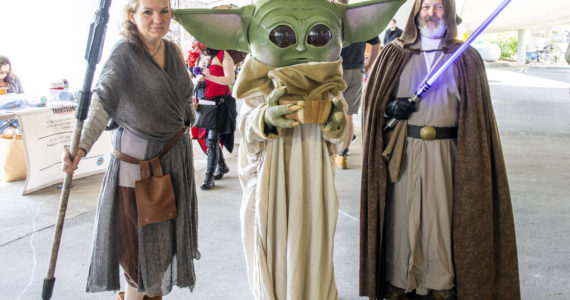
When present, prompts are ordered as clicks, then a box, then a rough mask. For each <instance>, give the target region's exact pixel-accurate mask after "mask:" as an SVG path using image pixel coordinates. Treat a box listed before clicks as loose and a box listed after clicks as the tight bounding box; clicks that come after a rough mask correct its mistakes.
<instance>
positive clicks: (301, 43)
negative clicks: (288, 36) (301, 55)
mask: <svg viewBox="0 0 570 300" xmlns="http://www.w3.org/2000/svg"><path fill="white" fill-rule="evenodd" d="M295 50H297V52H305V51H307V47H305V42H304V41H299V44H298V45H297V48H295Z"/></svg>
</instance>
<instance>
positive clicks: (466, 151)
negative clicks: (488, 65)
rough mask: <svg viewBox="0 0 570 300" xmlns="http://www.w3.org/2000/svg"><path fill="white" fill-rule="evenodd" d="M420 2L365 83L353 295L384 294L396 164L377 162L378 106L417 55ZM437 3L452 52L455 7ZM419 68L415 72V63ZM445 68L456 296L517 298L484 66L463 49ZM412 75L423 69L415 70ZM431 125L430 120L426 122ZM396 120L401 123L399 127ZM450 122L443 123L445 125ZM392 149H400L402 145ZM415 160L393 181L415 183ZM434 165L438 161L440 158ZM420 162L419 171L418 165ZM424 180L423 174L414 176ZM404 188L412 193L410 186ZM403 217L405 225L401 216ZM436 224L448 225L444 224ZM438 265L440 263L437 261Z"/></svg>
mask: <svg viewBox="0 0 570 300" xmlns="http://www.w3.org/2000/svg"><path fill="white" fill-rule="evenodd" d="M421 2H422V1H421V0H416V1H415V3H414V6H413V9H412V11H411V12H410V16H409V19H408V23H407V24H406V27H405V29H404V33H403V34H402V37H401V38H399V39H396V40H394V41H393V42H392V43H390V44H388V46H386V47H385V48H384V50H383V51H382V52H381V53H380V55H379V56H378V58H377V59H376V61H375V63H374V65H373V67H372V71H371V73H370V77H369V79H368V81H367V86H366V88H365V94H364V99H363V103H362V119H363V120H362V136H363V163H362V186H361V214H360V222H361V227H360V295H363V296H368V297H370V298H371V299H382V298H383V297H384V296H385V295H386V284H387V281H388V278H387V277H388V276H392V275H389V272H388V266H387V265H386V261H387V259H386V256H387V255H388V245H387V239H388V238H389V234H388V233H387V231H388V230H389V229H388V228H387V226H390V225H389V222H390V221H389V219H390V218H392V216H390V214H391V212H390V209H392V208H391V207H390V206H389V202H390V201H389V200H388V197H390V198H392V197H393V196H394V195H393V194H391V193H394V191H388V186H389V183H388V182H389V179H392V175H391V174H392V171H393V170H397V169H398V167H399V165H398V164H394V166H392V162H393V161H396V160H394V158H395V157H394V156H392V157H391V158H390V164H388V163H387V162H386V161H385V160H383V159H379V157H380V153H382V152H383V151H384V149H385V146H386V145H388V144H389V141H388V139H389V136H387V135H386V134H384V132H383V131H382V128H383V125H384V124H385V122H386V120H385V119H384V109H385V106H386V103H387V102H388V101H389V99H390V96H391V94H392V93H393V91H394V90H395V89H396V88H397V87H398V85H399V84H400V83H401V82H399V79H400V75H402V73H403V72H404V68H405V67H406V66H407V64H408V62H410V61H411V59H412V57H413V56H414V53H415V52H416V51H414V50H412V49H411V47H412V45H414V44H415V43H416V42H417V41H418V38H419V32H418V29H417V25H416V24H415V21H414V20H415V18H416V16H417V15H418V13H419V11H420V8H421ZM442 4H443V6H444V9H445V15H444V18H445V22H446V25H447V33H446V36H444V41H443V43H444V44H443V45H444V46H445V47H446V48H447V49H448V51H449V52H452V51H454V50H455V49H457V47H458V46H459V45H460V42H459V41H457V40H456V37H457V25H456V24H457V23H456V20H457V18H456V15H455V8H454V2H453V1H452V0H443V1H442ZM418 67H420V68H421V66H418ZM451 68H452V72H453V74H454V75H453V76H454V80H455V84H456V86H457V90H458V92H459V96H460V99H459V102H458V103H459V105H458V110H457V128H458V133H457V140H456V146H455V150H453V148H454V147H453V146H452V145H449V148H447V152H449V151H452V152H453V151H455V159H454V160H452V164H451V165H449V164H448V165H447V166H446V167H445V168H451V169H452V172H451V174H452V179H451V180H452V186H451V187H450V188H451V191H452V196H451V199H452V205H451V208H450V209H451V221H450V225H451V230H450V234H451V241H452V245H451V247H450V249H451V251H452V258H453V261H452V262H453V268H454V269H453V270H454V275H455V276H454V285H455V289H456V291H457V298H458V299H461V300H471V299H473V300H480V299H509V300H510V299H513V300H514V299H520V287H519V275H518V262H517V248H516V238H515V230H514V221H513V210H512V207H511V198H510V192H509V185H508V180H507V174H506V170H505V162H504V159H503V153H502V150H501V142H500V138H499V132H498V129H497V125H496V122H495V116H494V113H493V107H492V102H491V95H490V91H489V85H488V82H487V77H486V74H485V66H484V63H483V60H482V59H481V57H480V55H479V54H478V53H477V51H476V50H475V49H473V48H467V50H466V51H465V52H464V53H463V54H462V55H461V56H460V57H459V58H458V59H457V60H456V61H455V62H454V63H453V65H452V66H451ZM417 71H418V72H422V70H421V69H418V70H417ZM412 84H413V83H412ZM412 84H410V85H412ZM413 88H416V87H413ZM429 93H432V91H431V90H430V91H429V92H428V94H426V97H424V99H423V100H422V104H420V105H424V103H427V102H428V101H429V100H428V97H429V96H428V95H429ZM446 93H447V92H446ZM451 94H453V93H451ZM407 96H410V95H407ZM450 98H452V97H450ZM425 100H427V101H425ZM424 101H425V102H424ZM428 105H429V103H428ZM428 107H429V106H428ZM446 107H447V106H446ZM450 107H451V106H450ZM422 111H423V110H422ZM427 111H429V110H427ZM424 112H426V111H424ZM421 114H422V112H420V117H421ZM446 114H447V113H446ZM428 117H429V115H426V116H425V119H423V118H421V119H420V120H421V121H424V120H425V121H427V120H428ZM413 118H415V117H413ZM413 118H412V119H410V122H411V123H412V124H418V123H413V122H416V121H420V120H417V119H413ZM430 121H435V120H431V119H430ZM446 122H447V121H446ZM402 123H405V122H400V124H402ZM451 123H452V122H451V121H449V124H451ZM445 124H447V123H445ZM434 125H437V124H434ZM404 137H405V132H404ZM403 140H404V141H408V140H409V139H408V138H404V139H403ZM422 144H423V143H422V142H420V141H413V143H412V144H411V145H408V147H411V148H412V149H411V150H410V151H409V152H408V150H404V151H405V152H404V153H405V154H409V153H411V154H418V153H422V152H418V151H417V148H418V147H417V146H420V147H422V146H423V145H422ZM438 144H441V143H439V142H437V143H434V144H433V145H438ZM398 145H399V146H400V147H401V146H402V145H404V146H405V144H404V143H401V144H398ZM423 150H425V151H423V153H424V154H429V152H427V151H429V149H428V148H425V147H424V149H423ZM434 150H435V149H434ZM437 153H438V155H441V153H443V155H442V156H440V159H441V158H442V157H447V156H449V155H448V154H446V151H440V152H437ZM432 156H433V155H432ZM419 158H421V159H424V158H425V156H418V157H412V158H410V157H408V156H405V157H404V161H403V164H402V167H403V169H402V170H401V171H402V173H401V174H400V177H401V178H404V177H405V178H404V179H401V180H404V181H407V182H412V183H414V182H413V181H414V180H416V178H418V177H415V178H411V179H410V176H409V174H410V173H409V171H410V170H407V169H405V168H406V166H409V164H407V163H406V160H407V159H416V160H417V159H419ZM424 160H425V159H424ZM441 160H442V162H443V161H444V159H441ZM445 161H447V160H445ZM415 165H417V164H414V166H415ZM419 165H420V166H421V163H420V164H419ZM442 166H445V164H442ZM393 167H394V168H393ZM389 171H390V173H389ZM440 173H441V174H443V173H445V172H440ZM432 176H433V175H432ZM425 177H426V176H424V175H423V174H422V177H421V178H425ZM445 180H449V179H447V178H446V179H445ZM414 186H415V187H421V188H424V189H425V188H428V189H429V188H430V187H431V185H425V184H421V185H417V184H415V183H414ZM410 191H412V192H414V190H413V189H411V190H410ZM449 191H450V190H449V189H443V190H441V191H438V192H441V193H443V194H445V193H448V192H449ZM426 192H427V193H428V194H429V193H430V192H429V191H426ZM408 193H409V191H408ZM389 194H390V195H389ZM446 197H447V196H444V197H442V198H446ZM404 199H405V198H404ZM416 207H417V204H416ZM416 216H417V213H416ZM410 217H411V216H410ZM403 219H405V220H409V219H408V218H407V216H404V217H403ZM420 222H421V219H420ZM441 222H443V223H445V222H449V221H448V220H447V219H445V220H442V221H441ZM404 224H408V223H407V222H406V223H404ZM420 224H421V223H420ZM406 235H407V236H406ZM403 236H404V238H405V239H406V240H407V239H408V236H410V235H409V234H404V235H403ZM415 241H417V239H415ZM442 244H445V243H442ZM416 245H417V244H416ZM410 248H411V247H410ZM415 249H417V247H415ZM444 252H445V251H444ZM416 253H417V252H416ZM414 258H415V261H414V264H416V265H417V264H421V263H422V260H417V256H414ZM423 261H425V259H424V260H423ZM445 261H446V259H445V260H443V262H445ZM403 265H407V266H409V264H408V263H403ZM426 270H428V269H426ZM428 271H429V270H428ZM430 272H431V271H430ZM444 281H445V280H444Z"/></svg>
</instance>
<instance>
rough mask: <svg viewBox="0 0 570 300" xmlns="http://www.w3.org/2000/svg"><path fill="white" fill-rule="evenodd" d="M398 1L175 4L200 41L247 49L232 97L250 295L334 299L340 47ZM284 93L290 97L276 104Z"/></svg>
mask: <svg viewBox="0 0 570 300" xmlns="http://www.w3.org/2000/svg"><path fill="white" fill-rule="evenodd" d="M402 2H403V1H401V0H396V1H394V0H381V1H378V0H375V1H367V2H363V3H358V4H353V5H340V4H334V3H330V2H329V1H327V0H302V1H300V0H299V1H298V0H284V1H283V0H259V1H256V2H255V4H254V5H250V6H245V7H242V8H241V9H239V10H226V11H221V10H217V11H216V10H212V11H209V12H208V11H207V10H198V9H196V10H178V11H176V15H177V19H178V20H179V21H180V23H181V24H182V25H183V26H184V27H185V29H186V30H188V31H189V32H190V33H191V34H192V35H193V36H195V37H196V38H197V39H198V40H199V41H201V42H202V43H204V44H205V45H206V46H208V47H212V48H216V49H237V50H242V51H247V52H249V53H250V55H249V57H248V58H247V59H246V61H245V62H244V65H243V67H242V69H241V71H240V74H239V76H238V80H237V82H236V84H235V88H234V95H235V96H236V98H238V99H243V101H244V103H243V106H242V109H241V111H240V113H239V120H238V128H239V131H240V134H241V139H242V140H241V142H240V150H239V151H240V152H239V165H238V166H239V179H240V183H241V185H242V188H243V196H242V207H241V224H242V241H243V246H244V254H245V259H246V263H247V273H248V280H249V286H250V290H251V292H252V294H253V296H254V297H255V299H282V300H305V299H307V300H308V299H311V300H313V299H315V300H317V299H318V300H328V299H337V298H338V292H337V289H336V284H335V279H334V269H333V244H334V234H335V228H336V220H337V216H338V198H337V195H336V190H335V186H334V170H335V167H334V166H335V165H334V155H335V153H337V152H338V151H339V150H340V149H338V148H342V147H343V146H344V142H345V140H346V131H347V130H346V103H345V101H344V99H343V96H342V90H344V89H345V88H346V84H345V82H344V81H343V80H342V61H341V59H340V50H341V48H342V46H343V45H344V46H347V45H348V44H350V43H352V42H361V41H366V40H369V39H370V38H372V37H374V36H377V35H378V34H379V33H380V32H381V30H382V29H383V28H384V26H386V24H387V23H388V21H389V19H390V17H391V16H392V15H393V14H394V13H395V12H396V10H397V8H398V7H399V6H400V5H401V4H402ZM213 37H216V38H213ZM285 99H288V100H294V101H299V102H298V103H296V104H283V103H279V101H280V100H285ZM319 100H321V101H322V100H325V102H332V109H330V113H328V114H325V121H324V122H322V123H320V122H317V123H307V122H304V121H303V120H301V117H300V115H304V110H309V107H310V106H312V104H310V103H311V101H319ZM315 103H316V102H315ZM291 113H296V114H297V116H290V115H289V114H291ZM287 115H288V116H287ZM337 145H338V146H340V147H337Z"/></svg>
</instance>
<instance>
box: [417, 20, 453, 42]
mask: <svg viewBox="0 0 570 300" xmlns="http://www.w3.org/2000/svg"><path fill="white" fill-rule="evenodd" d="M418 28H419V29H420V34H421V35H422V36H424V37H427V38H430V39H440V38H442V37H443V35H444V34H445V31H446V30H447V26H446V25H445V22H444V21H443V20H440V21H439V22H438V23H437V26H436V27H433V28H432V27H429V26H428V24H423V25H420V26H418Z"/></svg>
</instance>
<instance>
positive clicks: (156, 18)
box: [152, 13, 162, 23]
mask: <svg viewBox="0 0 570 300" xmlns="http://www.w3.org/2000/svg"><path fill="white" fill-rule="evenodd" d="M152 20H153V22H154V23H162V16H161V15H160V13H155V14H153V16H152Z"/></svg>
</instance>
